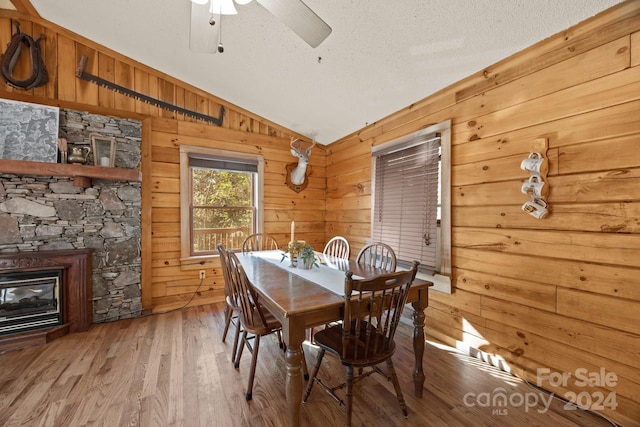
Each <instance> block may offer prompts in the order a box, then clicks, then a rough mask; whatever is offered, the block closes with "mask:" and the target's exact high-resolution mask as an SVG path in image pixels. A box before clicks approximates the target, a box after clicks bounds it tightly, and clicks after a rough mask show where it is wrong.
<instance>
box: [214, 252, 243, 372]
mask: <svg viewBox="0 0 640 427" xmlns="http://www.w3.org/2000/svg"><path fill="white" fill-rule="evenodd" d="M217 247H218V254H220V267H221V268H222V274H223V276H224V299H225V302H226V306H225V308H224V331H223V332H222V342H224V340H225V339H226V338H227V332H228V331H229V327H230V326H231V324H232V323H233V324H234V325H235V326H236V331H235V334H234V337H233V347H232V353H231V362H232V363H234V364H235V362H236V353H237V351H238V340H239V339H240V332H241V331H242V327H241V325H240V301H238V299H237V294H235V293H234V292H232V291H231V286H232V283H231V272H230V270H229V254H228V253H227V250H226V249H225V247H224V245H223V244H222V243H218V246H217Z"/></svg>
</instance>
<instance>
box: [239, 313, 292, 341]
mask: <svg viewBox="0 0 640 427" xmlns="http://www.w3.org/2000/svg"><path fill="white" fill-rule="evenodd" d="M258 310H259V309H257V308H255V307H254V311H253V312H254V316H255V317H254V318H259V316H260V313H259V311H258ZM262 315H263V316H264V320H265V322H266V325H259V324H253V325H247V324H246V322H243V325H242V326H243V327H244V328H245V329H246V330H247V331H248V332H249V333H251V334H254V335H263V336H264V335H269V334H270V333H272V332H274V331H276V330H278V329H281V328H282V325H281V324H280V322H279V321H278V320H277V319H276V318H275V317H274V316H273V314H271V313H270V312H269V311H267V310H263V311H262Z"/></svg>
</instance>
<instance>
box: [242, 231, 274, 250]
mask: <svg viewBox="0 0 640 427" xmlns="http://www.w3.org/2000/svg"><path fill="white" fill-rule="evenodd" d="M277 249H278V243H277V242H276V239H274V238H273V237H272V236H270V235H269V234H266V233H254V234H251V235H249V236H247V238H246V239H244V242H242V252H243V253H244V252H256V251H270V250H277Z"/></svg>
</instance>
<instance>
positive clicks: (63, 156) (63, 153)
mask: <svg viewBox="0 0 640 427" xmlns="http://www.w3.org/2000/svg"><path fill="white" fill-rule="evenodd" d="M58 151H60V163H67V155H68V152H67V151H68V150H67V138H58Z"/></svg>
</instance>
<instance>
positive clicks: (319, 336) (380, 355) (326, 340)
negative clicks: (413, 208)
mask: <svg viewBox="0 0 640 427" xmlns="http://www.w3.org/2000/svg"><path fill="white" fill-rule="evenodd" d="M369 329H370V334H371V335H370V336H369V337H367V335H366V333H367V331H366V326H365V327H363V328H361V330H360V335H359V336H358V338H357V339H356V338H355V337H354V336H352V337H351V339H350V340H349V344H348V345H349V348H348V349H347V352H346V353H345V352H344V344H343V340H342V325H341V324H338V325H334V326H330V327H328V328H325V329H323V330H321V331H318V332H316V333H315V335H314V344H315V345H317V346H318V347H320V348H322V349H324V350H325V351H328V352H329V353H332V354H334V355H336V356H337V357H339V358H340V359H341V360H340V361H341V362H342V364H343V365H345V366H347V365H350V366H354V367H365V366H373V365H377V364H379V363H382V362H384V361H385V360H387V359H388V358H389V357H391V356H392V355H393V353H394V351H395V343H393V342H391V343H389V346H388V348H386V349H385V348H384V347H385V346H384V344H385V341H386V338H385V336H384V335H382V334H380V333H378V332H376V330H375V329H374V328H369ZM367 339H368V340H369V341H370V343H375V344H377V345H375V346H372V345H369V347H368V348H367V350H366V351H367V352H366V354H365V350H364V349H365V347H366V340H367ZM376 340H377V342H376ZM356 347H358V348H359V349H361V351H360V350H358V351H356ZM344 354H346V355H347V356H346V357H343V355H344ZM354 354H355V355H357V357H352V356H353V355H354Z"/></svg>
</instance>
